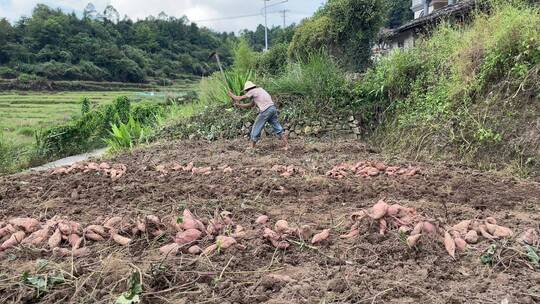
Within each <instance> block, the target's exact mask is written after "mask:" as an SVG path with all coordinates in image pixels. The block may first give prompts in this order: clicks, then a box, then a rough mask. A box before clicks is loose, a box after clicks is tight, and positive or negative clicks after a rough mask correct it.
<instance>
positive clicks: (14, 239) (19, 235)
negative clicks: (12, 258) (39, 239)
mask: <svg viewBox="0 0 540 304" xmlns="http://www.w3.org/2000/svg"><path fill="white" fill-rule="evenodd" d="M25 236H26V234H25V233H24V231H17V232H14V233H13V234H12V235H11V236H10V237H9V239H7V240H6V241H5V242H3V243H2V245H0V252H2V251H4V250H7V249H10V248H13V247H15V246H17V245H18V244H20V243H21V242H22V241H23V240H24V237H25Z"/></svg>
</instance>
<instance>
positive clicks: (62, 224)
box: [56, 220, 72, 235]
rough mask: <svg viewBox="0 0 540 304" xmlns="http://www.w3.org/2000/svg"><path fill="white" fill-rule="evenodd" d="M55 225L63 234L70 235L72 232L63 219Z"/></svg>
mask: <svg viewBox="0 0 540 304" xmlns="http://www.w3.org/2000/svg"><path fill="white" fill-rule="evenodd" d="M56 227H57V228H58V229H59V230H60V232H61V233H62V234H63V235H70V234H71V233H72V232H71V225H70V224H69V223H68V222H67V221H65V220H62V221H59V222H58V224H57V226H56Z"/></svg>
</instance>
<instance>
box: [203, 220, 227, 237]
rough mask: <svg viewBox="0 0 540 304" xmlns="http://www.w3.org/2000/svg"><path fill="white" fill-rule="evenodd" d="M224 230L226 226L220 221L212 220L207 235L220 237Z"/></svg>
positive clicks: (207, 227)
mask: <svg viewBox="0 0 540 304" xmlns="http://www.w3.org/2000/svg"><path fill="white" fill-rule="evenodd" d="M223 228H224V225H223V224H222V223H221V222H220V221H219V220H217V219H212V220H210V221H209V222H208V225H206V233H207V234H208V235H218V234H219V233H220V232H221V230H222V229H223Z"/></svg>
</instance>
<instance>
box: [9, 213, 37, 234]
mask: <svg viewBox="0 0 540 304" xmlns="http://www.w3.org/2000/svg"><path fill="white" fill-rule="evenodd" d="M8 223H10V224H11V225H13V226H17V227H21V228H23V229H24V231H26V232H34V231H36V230H38V228H39V221H38V220H36V219H34V218H29V217H17V218H13V219H10V220H9V221H8Z"/></svg>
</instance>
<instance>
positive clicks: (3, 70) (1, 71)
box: [0, 66, 19, 79]
mask: <svg viewBox="0 0 540 304" xmlns="http://www.w3.org/2000/svg"><path fill="white" fill-rule="evenodd" d="M17 76H19V73H18V72H17V71H15V70H13V69H11V68H9V67H6V66H2V67H0V78H5V79H15V78H17Z"/></svg>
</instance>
